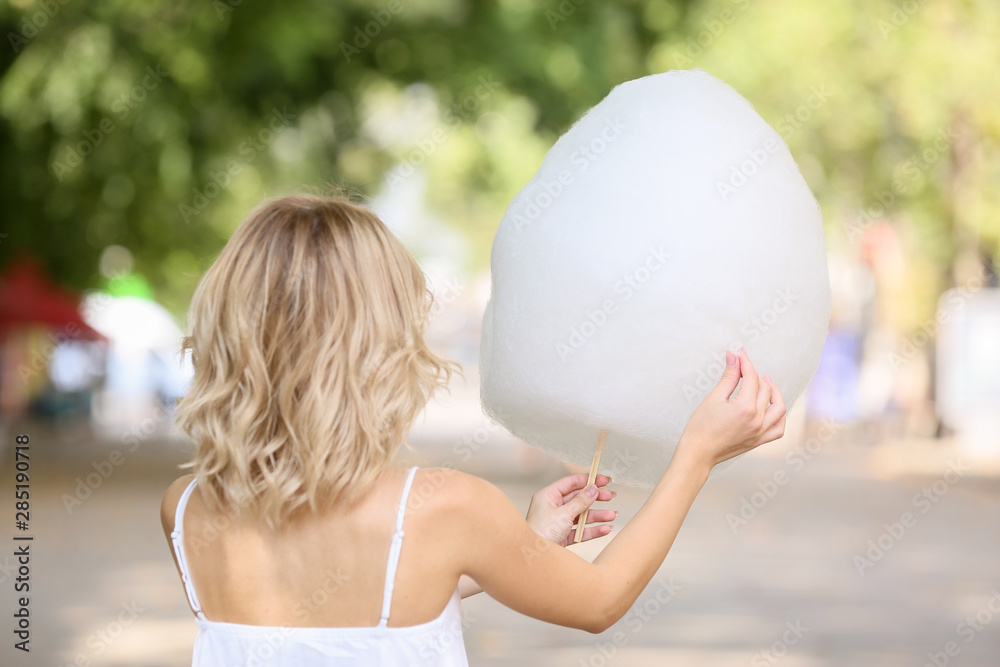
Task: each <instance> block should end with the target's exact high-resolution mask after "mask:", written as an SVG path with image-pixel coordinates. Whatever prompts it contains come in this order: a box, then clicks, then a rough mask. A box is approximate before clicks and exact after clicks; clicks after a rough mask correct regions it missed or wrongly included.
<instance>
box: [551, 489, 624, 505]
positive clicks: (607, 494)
mask: <svg viewBox="0 0 1000 667" xmlns="http://www.w3.org/2000/svg"><path fill="white" fill-rule="evenodd" d="M578 493H580V489H577V490H576V491H571V492H570V493H568V494H567V495H566V496H565V497H564V498H563V504H566V503H568V502H569V501H570V500H572V498H573V496H575V495H576V494H578ZM617 495H618V492H617V491H612V490H611V489H598V491H597V499H598V500H600V501H608V500H611V499H612V498H615V497H616V496H617Z"/></svg>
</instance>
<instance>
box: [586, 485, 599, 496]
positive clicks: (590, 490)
mask: <svg viewBox="0 0 1000 667" xmlns="http://www.w3.org/2000/svg"><path fill="white" fill-rule="evenodd" d="M583 492H584V493H586V494H587V495H588V496H590V497H591V498H593V497H595V496H596V495H597V485H596V484H591V485H590V486H588V487H587V488H586V489H584V490H583Z"/></svg>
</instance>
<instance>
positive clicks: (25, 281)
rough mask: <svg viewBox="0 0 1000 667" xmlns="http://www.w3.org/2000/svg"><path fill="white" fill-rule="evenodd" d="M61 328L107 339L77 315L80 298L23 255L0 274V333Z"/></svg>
mask: <svg viewBox="0 0 1000 667" xmlns="http://www.w3.org/2000/svg"><path fill="white" fill-rule="evenodd" d="M32 324H34V325H46V326H50V327H52V328H55V329H62V330H63V331H64V333H65V334H66V335H67V337H68V338H76V339H83V340H106V339H105V337H104V336H102V335H101V334H100V333H98V332H97V331H95V330H94V329H93V328H91V327H90V325H88V324H87V323H86V322H84V321H83V317H82V316H81V315H80V298H79V297H78V296H77V295H75V294H73V293H71V292H68V291H66V290H63V289H62V288H60V287H58V286H57V285H55V284H54V283H53V282H52V281H50V280H49V279H48V277H47V276H46V275H45V274H44V273H43V271H42V270H41V268H40V265H39V263H38V261H37V260H35V259H32V258H25V259H22V260H19V261H17V262H15V263H14V264H12V265H11V266H10V267H9V268H8V269H7V271H6V273H5V274H4V275H3V277H0V334H6V333H7V331H9V330H10V329H13V328H16V327H18V326H25V325H32Z"/></svg>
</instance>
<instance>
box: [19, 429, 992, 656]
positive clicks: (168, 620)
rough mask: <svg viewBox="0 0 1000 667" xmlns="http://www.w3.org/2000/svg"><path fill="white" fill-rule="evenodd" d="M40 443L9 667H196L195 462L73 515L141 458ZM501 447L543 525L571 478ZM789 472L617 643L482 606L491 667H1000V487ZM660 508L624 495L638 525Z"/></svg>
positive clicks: (827, 471) (724, 486) (729, 476)
mask: <svg viewBox="0 0 1000 667" xmlns="http://www.w3.org/2000/svg"><path fill="white" fill-rule="evenodd" d="M477 424H478V422H477V421H476V420H472V421H471V422H469V423H463V425H462V426H461V429H460V430H459V431H456V432H455V433H453V434H451V435H450V436H449V435H447V434H445V433H439V434H438V437H437V439H436V441H435V442H436V443H437V444H436V445H433V446H432V445H430V444H427V443H425V444H424V445H423V446H421V444H420V443H419V442H418V443H417V445H418V447H420V451H422V452H423V454H422V456H423V459H422V460H423V462H424V463H426V464H428V465H430V464H434V463H435V462H438V461H441V460H445V459H449V458H453V455H454V452H455V447H454V443H455V442H458V441H459V440H460V439H461V438H462V437H464V435H467V434H468V433H471V432H472V431H471V430H470V429H476V428H480V426H478V425H477ZM463 431H464V432H463ZM34 435H35V437H34V439H33V441H32V449H31V452H32V480H33V481H32V484H33V486H32V494H33V495H32V528H33V530H32V532H33V533H34V534H35V535H36V541H35V542H34V543H33V545H32V549H33V557H32V570H31V577H32V582H31V583H32V602H31V613H32V631H33V634H32V640H31V647H32V652H31V654H30V656H25V655H24V654H21V653H20V652H17V651H14V650H13V649H12V646H11V644H12V643H13V641H12V635H11V634H10V630H9V629H8V630H5V631H4V632H3V634H2V637H3V640H2V643H0V664H3V665H4V666H13V665H47V666H56V665H70V664H74V661H76V664H80V665H88V664H89V665H94V666H103V665H107V666H118V665H121V666H124V665H128V666H130V667H154V666H175V665H184V664H190V651H191V642H192V640H193V638H194V634H195V624H194V621H193V618H192V617H191V615H190V613H189V612H188V610H187V607H186V604H185V601H184V597H183V593H182V591H181V588H180V586H179V584H178V582H177V579H176V574H175V571H174V569H173V564H172V562H171V560H170V556H169V552H168V550H167V545H166V541H165V540H164V538H163V535H162V532H161V531H160V528H159V525H158V503H159V499H160V496H161V494H162V492H163V490H164V488H165V487H166V485H167V484H168V483H169V481H170V480H171V479H173V478H174V477H175V476H176V475H177V474H178V473H177V471H176V468H175V466H176V465H177V464H178V463H179V462H180V461H182V460H183V458H184V454H183V453H182V452H181V449H182V445H181V444H180V443H177V442H171V441H169V440H167V439H164V438H162V437H150V438H148V439H145V440H142V441H141V442H140V445H139V447H138V448H137V449H136V451H135V452H125V453H124V454H123V457H124V460H123V461H122V462H121V463H120V465H116V466H114V467H113V472H112V473H111V474H110V476H109V477H108V478H107V479H106V480H104V479H102V480H101V482H100V485H99V486H97V488H95V489H91V490H90V495H89V497H87V498H86V499H84V500H83V502H82V504H81V505H78V506H74V507H73V508H72V512H70V511H68V510H67V509H66V507H65V505H64V502H63V498H64V494H73V493H74V488H75V487H76V485H77V482H76V479H77V478H86V476H87V475H88V474H89V473H92V472H95V471H96V469H97V468H102V467H103V469H105V470H107V468H106V466H102V462H103V461H108V460H109V457H110V454H111V450H113V449H119V450H123V449H127V447H126V446H125V445H123V444H122V442H121V441H120V440H113V441H110V442H100V443H97V442H94V441H92V440H91V439H89V438H88V437H87V436H86V434H85V433H81V432H79V431H77V432H70V433H64V434H62V435H57V434H51V433H50V434H46V433H44V432H42V431H40V430H36V433H35V434H34ZM5 437H6V438H7V439H8V440H11V441H12V437H11V436H5ZM422 437H423V438H424V439H426V438H427V436H426V434H424V436H422ZM488 437H489V439H488V441H487V442H486V444H484V445H483V446H482V447H481V448H480V449H478V450H475V451H474V452H473V454H472V456H470V457H469V460H468V461H464V462H462V463H463V465H466V466H468V467H469V468H471V469H473V470H475V471H477V472H480V473H484V474H488V476H490V477H491V478H492V479H494V481H497V482H498V483H499V484H500V486H501V488H503V490H504V491H505V492H506V493H507V494H508V495H509V496H510V497H511V498H513V499H514V501H515V502H516V503H517V504H518V505H519V506H521V507H522V508H526V506H527V502H528V499H529V497H530V495H531V493H532V492H533V491H534V490H536V489H537V488H539V487H540V486H541V485H542V483H543V479H545V480H547V479H553V478H554V477H555V476H556V475H557V474H558V467H557V466H556V465H555V464H554V463H552V462H548V463H543V464H541V465H538V464H536V465H535V466H534V468H533V469H536V470H539V471H540V476H538V477H534V478H530V479H526V478H525V476H524V475H523V474H518V473H517V470H518V469H520V470H522V471H523V470H525V469H529V468H531V460H530V457H529V458H528V459H525V458H524V456H523V454H524V452H522V451H520V450H518V449H517V448H515V447H512V446H511V445H510V443H509V441H506V440H505V439H504V438H503V436H502V435H501V434H499V432H498V431H496V430H491V431H490V433H489V436H488ZM418 440H419V439H418ZM440 443H445V444H443V445H442V444H440ZM792 445H794V443H789V444H788V445H785V449H786V450H787V449H788V447H789V446H792ZM519 452H520V453H519ZM781 453H782V452H781V450H779V449H776V450H774V451H772V452H770V453H769V455H767V456H757V457H755V458H745V460H741V461H739V462H738V463H737V464H736V465H733V466H731V467H729V468H727V469H725V470H723V471H721V472H720V473H719V474H717V475H715V476H713V478H712V480H710V482H709V485H708V486H707V488H706V489H705V491H704V492H703V494H702V495H701V497H699V499H698V501H697V502H696V504H695V507H694V509H693V511H692V513H691V514H690V516H689V517H688V520H687V521H686V523H685V525H684V528H683V529H682V531H681V534H680V536H679V538H678V540H677V543H676V545H675V547H674V550H673V551H672V553H671V554H670V556H669V557H668V558H667V560H666V562H665V564H664V566H663V568H662V569H661V571H660V573H659V575H658V577H657V579H656V580H654V583H653V584H651V585H650V587H649V588H648V589H647V591H646V592H645V594H644V595H643V596H642V597H641V598H640V600H639V602H638V603H637V605H636V606H635V607H634V608H633V610H632V611H631V612H630V613H629V615H628V616H626V618H624V619H623V620H622V621H621V622H620V623H618V624H617V625H616V626H615V627H614V628H612V629H611V630H609V631H608V632H605V633H603V634H602V635H599V636H594V635H590V634H587V633H585V632H580V631H575V630H568V629H564V628H559V627H555V626H551V625H547V624H544V623H541V622H538V621H534V620H532V619H528V618H524V617H521V616H519V615H517V614H515V613H513V612H511V611H509V610H507V609H505V608H504V607H502V606H501V605H499V604H498V603H496V602H495V601H493V600H491V599H489V598H487V597H485V596H477V597H476V598H473V599H470V600H466V601H465V602H464V603H463V610H464V614H465V618H466V625H467V627H466V630H465V641H466V646H467V648H468V652H469V656H470V661H471V663H472V664H473V665H477V666H482V667H487V666H494V665H497V666H498V665H512V666H513V665H517V666H532V665H539V666H542V665H544V666H546V667H550V666H561V665H566V666H573V667H577V666H580V665H584V666H586V665H592V666H594V667H599V666H602V665H621V666H628V667H643V666H645V665H682V666H684V667H699V666H701V665H704V666H711V667H726V666H728V665H734V666H735V665H743V666H746V665H750V666H751V667H757V666H770V665H782V666H784V667H806V666H808V667H813V666H820V665H830V666H837V667H840V666H847V665H849V666H852V667H854V666H859V665H861V666H867V665H873V666H878V667H895V666H897V665H898V666H904V665H905V666H909V667H922V666H923V665H925V664H932V665H933V664H934V662H931V658H930V657H928V653H930V654H932V655H934V656H935V660H936V661H937V665H936V667H940V666H941V665H943V664H949V665H958V666H964V667H974V666H976V667H995V666H996V665H1000V614H997V613H995V612H994V611H992V610H991V609H990V606H989V605H990V602H991V600H992V601H993V602H992V604H993V609H994V610H997V611H998V612H1000V557H998V556H1000V512H998V511H997V507H998V503H1000V482H998V480H997V478H996V477H994V476H988V475H977V474H976V470H975V469H973V470H969V471H965V472H963V474H962V476H961V477H955V476H954V475H951V476H948V477H945V476H944V473H945V470H946V465H945V463H944V462H945V461H946V460H947V458H948V457H947V456H940V457H939V458H940V461H939V463H938V464H934V465H929V466H925V467H926V468H927V470H926V472H925V473H923V474H918V475H912V476H907V477H904V478H886V477H885V470H884V466H883V467H880V468H876V467H874V466H873V465H872V460H873V457H872V456H871V450H870V448H863V447H859V446H857V445H850V444H848V439H847V438H845V437H841V438H840V439H838V440H834V441H831V442H828V443H826V444H825V445H824V446H823V448H822V450H821V451H819V452H818V453H817V454H816V455H815V456H813V457H812V459H811V460H809V461H807V462H805V461H804V465H802V466H801V469H797V468H798V464H794V465H793V464H789V463H788V462H787V461H786V460H785V459H784V458H783V457H782V456H779V455H780V454H781ZM519 457H520V458H519ZM410 458H411V459H412V458H413V455H410ZM883 458H884V457H883ZM526 461H527V462H526ZM95 463H96V464H97V468H95V466H94V464H95ZM776 471H783V472H784V473H785V474H786V475H787V477H779V479H782V480H784V483H783V484H780V485H778V484H775V485H774V486H773V487H771V486H769V485H768V484H767V483H766V482H767V480H770V479H773V478H774V473H775V472H776ZM95 479H96V478H95ZM0 484H2V486H0V489H2V490H3V494H2V499H0V521H2V522H3V525H4V530H3V531H0V539H2V540H3V545H0V546H2V549H0V578H2V579H3V581H2V583H0V590H2V591H3V593H2V597H0V600H2V601H3V606H2V612H3V616H4V618H6V619H7V621H6V622H5V623H4V624H3V625H4V627H7V628H9V627H10V625H11V620H10V618H11V617H10V614H11V613H12V611H11V610H12V609H13V600H12V591H11V584H12V581H11V579H10V575H9V571H10V569H9V568H10V566H11V564H12V561H11V560H10V559H9V557H8V555H7V554H10V553H11V551H12V548H9V545H11V544H12V542H11V539H10V537H11V534H12V532H13V531H12V530H11V529H9V528H7V526H13V501H12V499H11V495H12V494H10V493H9V492H8V490H9V489H11V488H12V487H11V485H12V477H11V464H10V451H9V449H8V450H7V451H5V452H4V458H3V467H2V472H0ZM761 484H763V485H764V487H765V488H764V490H763V491H761V488H760V486H759V485H761ZM924 489H928V490H927V491H926V492H925V495H924V496H917V494H920V493H921V492H922V490H924ZM765 491H770V492H771V495H772V496H773V497H768V496H767V494H766V493H765ZM758 492H759V495H757V496H754V495H753V494H755V493H758ZM80 495H85V494H84V493H81V494H80ZM642 499H643V494H642V493H640V492H636V491H633V490H629V489H624V488H623V489H621V490H620V495H619V497H618V499H617V500H616V501H615V507H617V508H618V509H620V510H621V511H622V516H621V521H620V524H623V523H624V520H626V519H627V518H629V517H630V516H631V515H632V514H633V513H634V512H635V510H636V509H637V508H638V506H639V504H640V503H641V501H642ZM743 499H747V503H749V504H748V505H747V507H753V504H754V503H756V504H757V505H758V507H753V511H754V512H755V513H756V514H755V515H753V516H751V512H750V510H749V509H747V508H744V516H746V517H747V519H746V523H745V524H739V525H736V527H735V529H734V528H733V527H732V526H731V520H727V515H728V514H731V515H733V516H738V515H739V512H740V508H741V505H742V500H743ZM907 512H908V513H909V515H910V517H911V518H912V520H910V519H908V518H906V517H905V516H904V513H907ZM887 524H888V528H887V527H886V525H887ZM893 524H898V525H896V526H894V525H893ZM904 524H905V525H904ZM869 540H872V541H873V542H874V543H875V547H876V548H875V549H872V547H871V545H870V544H869ZM880 542H881V547H879V546H878V545H879V543H880ZM879 549H881V551H880V550H879ZM869 550H871V553H868V552H869ZM856 556H857V557H860V558H864V559H867V560H866V561H862V560H858V559H856V558H855V557H856ZM859 568H862V569H863V574H862V573H860V572H859ZM977 615H978V620H976V619H977ZM967 618H968V619H970V620H969V621H966V620H965V619H967ZM977 628H978V629H977ZM950 643H951V644H950ZM946 649H950V650H951V652H952V653H953V654H955V655H953V656H948V655H946V653H945V651H946ZM26 657H28V658H30V659H25V658H26Z"/></svg>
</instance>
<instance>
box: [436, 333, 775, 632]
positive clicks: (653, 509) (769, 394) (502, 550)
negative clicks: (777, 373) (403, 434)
mask: <svg viewBox="0 0 1000 667" xmlns="http://www.w3.org/2000/svg"><path fill="white" fill-rule="evenodd" d="M727 361H728V362H730V363H729V365H728V366H727V368H726V371H725V373H724V374H723V377H722V379H721V380H720V381H719V384H718V385H717V386H716V387H715V388H714V389H713V390H712V392H710V393H709V395H708V396H707V397H706V398H705V400H704V401H703V402H702V404H701V405H699V406H698V409H697V410H695V413H694V414H693V415H692V417H691V420H690V421H689V422H688V425H687V427H686V428H685V430H684V434H683V435H682V437H681V441H680V442H679V443H678V445H677V449H676V451H675V453H674V457H673V460H672V461H671V463H670V465H669V466H668V467H667V470H666V472H664V474H663V477H662V478H661V479H660V481H659V483H658V484H657V486H656V488H655V489H654V490H653V492H652V493H651V494H650V497H649V499H648V500H647V501H646V503H645V504H644V505H643V506H642V508H641V509H640V510H639V512H638V513H637V514H636V515H635V517H634V518H633V519H632V521H630V522H629V523H628V525H626V526H625V527H624V528H623V529H622V531H621V532H620V533H619V534H618V536H617V537H615V538H614V539H613V540H611V542H610V543H609V544H608V545H607V547H605V549H604V551H602V552H601V554H600V555H599V556H598V557H597V558H596V559H595V560H594V562H593V563H589V562H587V561H586V560H584V559H583V558H581V557H580V556H578V555H576V554H575V553H573V552H571V551H568V550H566V549H564V548H560V547H557V546H556V545H554V544H552V543H551V542H548V541H547V540H545V539H543V538H540V537H539V536H538V535H537V534H536V533H535V532H534V531H533V530H532V529H531V528H530V527H529V526H528V524H527V522H526V521H525V520H524V517H522V516H521V514H520V512H518V511H517V509H516V508H515V507H514V505H513V504H512V503H511V502H510V500H509V499H508V498H507V497H506V496H505V495H504V494H503V493H502V492H501V491H500V490H499V489H497V488H496V487H495V486H493V485H492V484H489V483H488V482H485V481H483V480H481V479H478V478H476V477H472V476H467V475H461V476H455V477H454V478H453V479H452V481H451V484H454V485H455V487H454V488H453V489H452V490H453V491H454V492H455V493H454V495H452V496H451V497H453V498H456V499H460V500H459V502H457V503H456V506H455V507H454V515H453V517H454V519H455V521H453V522H449V523H450V524H451V525H452V526H454V529H455V531H456V533H455V535H454V536H453V537H454V539H455V541H454V542H453V543H454V544H457V545H458V551H459V567H460V569H461V570H462V572H463V573H465V574H468V575H469V576H471V577H472V578H473V579H475V580H476V581H477V582H478V583H479V584H480V585H481V586H482V587H483V589H484V590H485V591H486V592H487V593H488V594H489V595H490V596H491V597H493V598H494V599H496V600H498V601H499V602H501V603H502V604H504V605H506V606H508V607H510V608H511V609H514V610H515V611H518V612H521V613H523V614H526V615H528V616H531V617H533V618H537V619H540V620H543V621H547V622H550V623H556V624H559V625H564V626H568V627H574V628H579V629H582V630H587V631H589V632H602V631H603V630H605V629H607V628H608V627H610V626H611V625H612V624H614V623H615V622H616V621H618V620H619V619H620V618H621V617H622V616H623V615H624V614H625V612H626V611H628V609H629V608H630V607H631V606H632V604H634V603H635V601H636V599H637V598H638V597H639V595H640V594H641V593H642V591H643V589H644V588H645V587H646V585H647V584H648V583H649V581H650V580H651V579H652V577H653V575H654V574H655V573H656V571H657V569H659V567H660V565H661V564H662V563H663V559H664V558H665V557H666V555H667V552H668V551H669V550H670V547H671V545H672V544H673V541H674V538H675V537H676V536H677V532H678V531H679V530H680V527H681V524H682V523H683V521H684V518H685V517H686V516H687V512H688V510H689V509H690V507H691V504H692V503H693V502H694V499H695V497H696V496H697V495H698V492H699V491H700V490H701V488H702V486H703V485H704V483H705V481H706V480H707V479H708V473H709V471H710V470H711V469H712V467H713V466H714V465H716V464H718V463H721V462H722V461H725V460H728V459H730V458H732V457H734V456H737V455H739V454H742V453H743V452H746V451H749V450H750V449H753V448H754V447H757V446H758V445H760V444H763V443H765V442H769V441H771V440H774V439H776V438H778V437H781V435H782V433H783V430H784V415H785V406H784V402H783V401H782V398H781V394H780V392H778V390H777V387H775V386H774V384H773V382H771V381H770V379H768V378H763V379H762V378H760V377H759V376H758V375H757V373H756V371H755V370H754V368H753V365H752V364H751V363H750V360H749V358H747V357H746V354H745V352H742V351H741V353H740V355H739V357H729V358H727ZM741 379H742V381H743V384H742V385H741V387H740V392H739V395H737V396H736V397H735V398H733V399H732V400H730V396H731V395H732V393H733V391H734V390H735V389H736V386H737V384H738V383H739V382H740V380H741ZM449 495H451V494H449Z"/></svg>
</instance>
